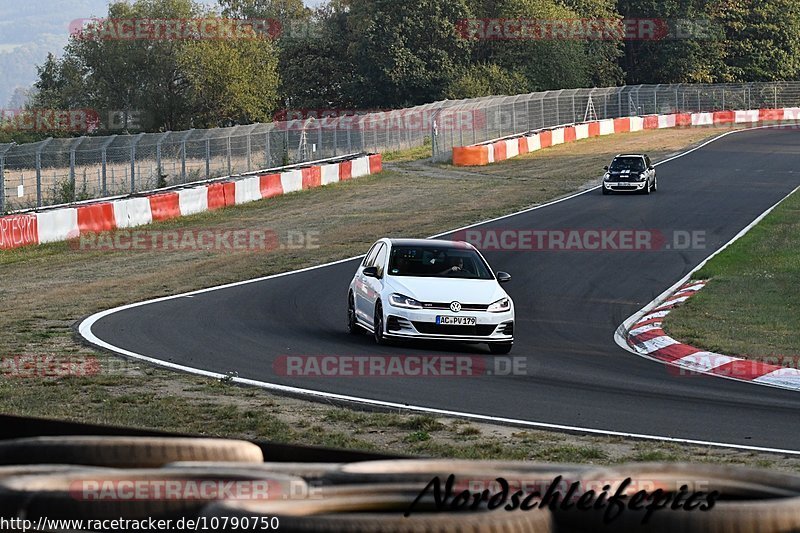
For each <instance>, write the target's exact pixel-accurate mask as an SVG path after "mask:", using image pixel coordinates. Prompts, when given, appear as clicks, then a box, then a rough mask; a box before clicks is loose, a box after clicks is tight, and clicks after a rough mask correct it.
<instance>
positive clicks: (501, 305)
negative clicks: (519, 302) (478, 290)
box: [486, 298, 511, 313]
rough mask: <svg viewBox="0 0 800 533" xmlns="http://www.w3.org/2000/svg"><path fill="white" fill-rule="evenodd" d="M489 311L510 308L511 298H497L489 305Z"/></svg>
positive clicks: (498, 311) (502, 310) (504, 310)
mask: <svg viewBox="0 0 800 533" xmlns="http://www.w3.org/2000/svg"><path fill="white" fill-rule="evenodd" d="M486 310H487V311H489V312H490V313H504V312H506V311H510V310H511V300H510V299H509V298H503V299H502V300H497V301H496V302H495V303H493V304H492V305H490V306H489V307H488V308H487V309H486Z"/></svg>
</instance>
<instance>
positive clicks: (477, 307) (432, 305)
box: [422, 302, 489, 311]
mask: <svg viewBox="0 0 800 533" xmlns="http://www.w3.org/2000/svg"><path fill="white" fill-rule="evenodd" d="M422 308H423V309H442V310H449V309H450V302H423V303H422ZM488 308H489V306H488V305H486V304H461V310H462V311H486V310H487V309H488Z"/></svg>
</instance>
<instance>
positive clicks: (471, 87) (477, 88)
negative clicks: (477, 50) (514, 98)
mask: <svg viewBox="0 0 800 533" xmlns="http://www.w3.org/2000/svg"><path fill="white" fill-rule="evenodd" d="M526 92H530V91H529V88H528V79H527V78H526V77H525V76H524V75H523V74H521V73H519V72H510V71H508V70H506V69H504V68H502V67H500V66H498V65H495V64H493V63H489V64H478V65H472V66H470V67H468V68H467V70H466V71H465V72H464V73H463V74H462V75H461V76H459V77H458V78H456V79H455V80H453V82H452V83H451V84H450V86H449V87H448V89H447V91H446V93H445V96H446V97H447V98H448V99H450V100H460V99H462V98H476V97H479V96H487V95H514V94H522V93H526Z"/></svg>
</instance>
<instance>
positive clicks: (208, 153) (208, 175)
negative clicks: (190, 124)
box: [206, 138, 211, 180]
mask: <svg viewBox="0 0 800 533" xmlns="http://www.w3.org/2000/svg"><path fill="white" fill-rule="evenodd" d="M206 179H207V180H208V179H211V139H208V138H206Z"/></svg>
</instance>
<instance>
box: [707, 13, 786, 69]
mask: <svg viewBox="0 0 800 533" xmlns="http://www.w3.org/2000/svg"><path fill="white" fill-rule="evenodd" d="M716 18H717V20H719V23H720V25H721V26H722V28H723V29H724V32H725V41H724V43H725V61H724V66H721V67H722V68H720V69H718V71H717V77H718V78H720V79H723V80H725V81H774V80H787V79H796V78H797V75H798V73H799V72H800V4H798V3H797V1H796V0H770V1H769V2H766V1H763V0H727V1H725V2H724V3H723V5H722V6H720V8H719V10H718V11H717V13H716Z"/></svg>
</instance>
